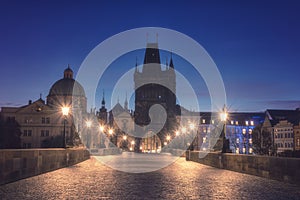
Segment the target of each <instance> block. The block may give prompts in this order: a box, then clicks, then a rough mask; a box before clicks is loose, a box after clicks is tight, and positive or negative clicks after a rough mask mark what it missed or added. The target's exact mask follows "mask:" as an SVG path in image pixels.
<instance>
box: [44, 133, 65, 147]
mask: <svg viewBox="0 0 300 200" xmlns="http://www.w3.org/2000/svg"><path fill="white" fill-rule="evenodd" d="M62 142H63V137H62V136H61V135H57V136H54V137H53V136H52V137H50V138H47V139H45V140H43V142H42V148H62V147H63V143H62Z"/></svg>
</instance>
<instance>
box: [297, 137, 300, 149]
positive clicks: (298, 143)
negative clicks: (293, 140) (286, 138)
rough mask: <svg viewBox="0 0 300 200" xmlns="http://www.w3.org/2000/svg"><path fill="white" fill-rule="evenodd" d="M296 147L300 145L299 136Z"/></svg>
mask: <svg viewBox="0 0 300 200" xmlns="http://www.w3.org/2000/svg"><path fill="white" fill-rule="evenodd" d="M297 147H300V138H297Z"/></svg>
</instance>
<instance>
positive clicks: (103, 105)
mask: <svg viewBox="0 0 300 200" xmlns="http://www.w3.org/2000/svg"><path fill="white" fill-rule="evenodd" d="M101 104H102V108H104V107H105V100H104V90H103V96H102V102H101Z"/></svg>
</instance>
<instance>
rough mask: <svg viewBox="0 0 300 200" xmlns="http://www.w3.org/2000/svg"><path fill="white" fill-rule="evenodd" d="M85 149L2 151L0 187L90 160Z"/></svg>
mask: <svg viewBox="0 0 300 200" xmlns="http://www.w3.org/2000/svg"><path fill="white" fill-rule="evenodd" d="M89 156H90V154H89V152H88V151H87V150H86V149H84V148H74V149H73V148H70V149H61V148H57V149H4V150H0V185H2V184H6V183H9V182H13V181H16V180H19V179H23V178H27V177H31V176H35V175H38V174H42V173H45V172H49V171H53V170H56V169H59V168H63V167H67V166H71V165H74V164H77V163H79V162H82V161H84V160H87V159H89Z"/></svg>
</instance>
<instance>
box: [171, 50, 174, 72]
mask: <svg viewBox="0 0 300 200" xmlns="http://www.w3.org/2000/svg"><path fill="white" fill-rule="evenodd" d="M170 67H171V68H173V69H174V64H173V53H172V52H171V60H170Z"/></svg>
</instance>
